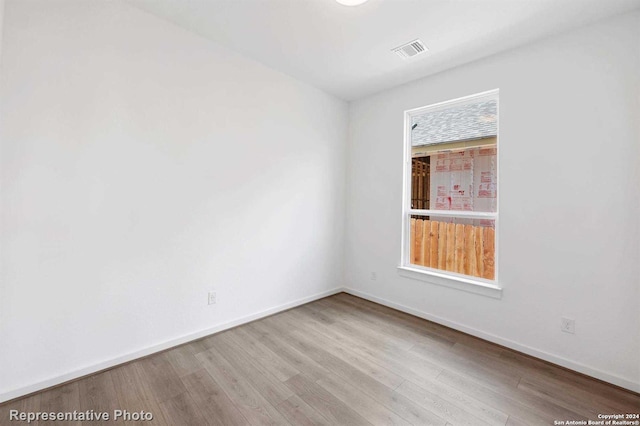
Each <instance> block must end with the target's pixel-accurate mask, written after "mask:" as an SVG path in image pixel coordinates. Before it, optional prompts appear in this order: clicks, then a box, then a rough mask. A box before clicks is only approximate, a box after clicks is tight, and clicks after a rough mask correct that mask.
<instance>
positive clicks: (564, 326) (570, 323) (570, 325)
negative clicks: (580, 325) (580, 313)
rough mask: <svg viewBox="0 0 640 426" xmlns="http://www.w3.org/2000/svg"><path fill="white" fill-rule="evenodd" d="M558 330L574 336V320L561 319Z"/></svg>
mask: <svg viewBox="0 0 640 426" xmlns="http://www.w3.org/2000/svg"><path fill="white" fill-rule="evenodd" d="M560 330H562V331H564V332H565V333H571V334H575V333H576V320H573V319H571V318H562V321H561V322H560Z"/></svg>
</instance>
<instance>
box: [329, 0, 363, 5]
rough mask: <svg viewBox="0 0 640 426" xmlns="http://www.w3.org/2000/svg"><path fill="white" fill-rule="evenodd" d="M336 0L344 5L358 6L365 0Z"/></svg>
mask: <svg viewBox="0 0 640 426" xmlns="http://www.w3.org/2000/svg"><path fill="white" fill-rule="evenodd" d="M336 1H337V2H338V3H340V4H342V5H344V6H358V5H361V4H362V3H364V2H366V1H367V0H336Z"/></svg>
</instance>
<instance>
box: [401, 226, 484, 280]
mask: <svg viewBox="0 0 640 426" xmlns="http://www.w3.org/2000/svg"><path fill="white" fill-rule="evenodd" d="M410 255H411V263H413V264H414V265H421V266H427V267H429V268H435V269H441V270H444V271H451V272H457V273H460V274H465V275H472V276H474V277H481V278H486V279H489V280H492V279H494V277H495V230H494V229H493V228H491V227H484V226H473V225H463V224H460V223H457V224H456V223H446V222H436V221H433V220H423V219H415V218H412V219H411V254H410Z"/></svg>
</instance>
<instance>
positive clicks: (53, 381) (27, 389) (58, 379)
mask: <svg viewBox="0 0 640 426" xmlns="http://www.w3.org/2000/svg"><path fill="white" fill-rule="evenodd" d="M342 291H344V289H342V288H334V289H332V290H328V291H323V292H322V293H317V294H314V295H312V296H308V297H303V298H302V299H298V300H294V301H292V302H288V303H285V304H282V305H279V306H275V307H273V308H269V309H265V310H264V311H260V312H257V313H255V314H251V315H247V316H244V317H242V318H238V319H235V320H232V321H228V322H225V323H222V324H218V325H216V326H213V327H211V328H207V329H204V330H200V331H197V332H195V333H190V334H186V335H184V336H181V337H177V338H175V339H170V340H166V341H164V342H162V343H158V344H156V345H153V346H149V347H146V348H143V349H140V350H137V351H134V352H130V353H128V354H125V355H122V356H119V357H116V358H112V359H109V360H106V361H102V362H99V363H97V364H93V365H89V366H86V367H83V368H80V369H78V370H74V371H71V372H68V373H65V374H62V375H58V376H55V377H51V378H49V379H46V380H42V381H40V382H36V383H32V384H30V385H27V386H23V387H21V388H18V389H14V390H11V391H9V392H4V393H1V394H0V403H2V402H5V401H9V400H12V399H15V398H19V397H21V396H24V395H28V394H30V393H33V392H37V391H41V390H43V389H46V388H50V387H52V386H56V385H59V384H62V383H65V382H68V381H70V380H74V379H77V378H79V377H82V376H86V375H89V374H93V373H97V372H99V371H102V370H105V369H107V368H111V367H115V366H117V365H119V364H123V363H125V362H129V361H133V360H135V359H138V358H142V357H145V356H147V355H151V354H154V353H156V352H160V351H163V350H166V349H169V348H172V347H174V346H178V345H181V344H183V343H187V342H190V341H192V340H197V339H200V338H202V337H206V336H208V335H210V334H214V333H218V332H220V331H224V330H227V329H230V328H233V327H237V326H239V325H242V324H246V323H248V322H251V321H255V320H257V319H260V318H264V317H267V316H269V315H273V314H276V313H278V312H282V311H286V310H287V309H291V308H295V307H296V306H300V305H304V304H305V303H309V302H313V301H314V300H318V299H322V298H323V297H327V296H331V295H333V294H336V293H341V292H342Z"/></svg>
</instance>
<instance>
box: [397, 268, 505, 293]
mask: <svg viewBox="0 0 640 426" xmlns="http://www.w3.org/2000/svg"><path fill="white" fill-rule="evenodd" d="M398 274H399V275H401V276H403V277H406V278H411V279H414V280H419V281H425V282H428V283H430V284H435V285H440V286H444V287H449V288H455V289H457V290H462V291H466V292H469V293H475V294H480V295H482V296H487V297H492V298H494V299H501V298H502V287H498V286H497V285H495V284H489V283H486V282H483V281H478V280H474V279H471V278H463V277H458V276H454V275H449V274H443V273H439V272H435V271H430V270H426V269H421V268H414V267H410V266H398Z"/></svg>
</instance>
